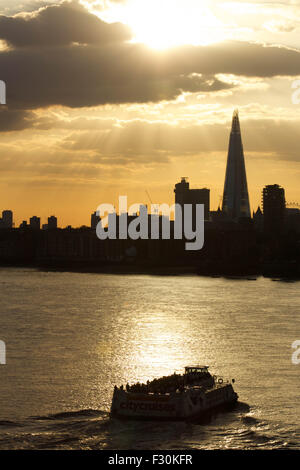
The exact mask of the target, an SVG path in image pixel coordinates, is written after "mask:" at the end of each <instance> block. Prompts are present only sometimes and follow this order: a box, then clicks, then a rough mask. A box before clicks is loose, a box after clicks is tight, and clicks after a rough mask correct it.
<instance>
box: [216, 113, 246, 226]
mask: <svg viewBox="0 0 300 470" xmlns="http://www.w3.org/2000/svg"><path fill="white" fill-rule="evenodd" d="M222 211H223V212H224V213H225V214H226V215H227V217H228V218H229V219H231V220H234V221H238V220H239V219H240V218H242V217H250V205H249V196H248V187H247V177H246V168H245V159H244V151H243V143H242V136H241V129H240V122H239V115H238V111H237V110H235V111H234V113H233V117H232V127H231V132H230V138H229V148H228V157H227V167H226V176H225V184H224V193H223V206H222Z"/></svg>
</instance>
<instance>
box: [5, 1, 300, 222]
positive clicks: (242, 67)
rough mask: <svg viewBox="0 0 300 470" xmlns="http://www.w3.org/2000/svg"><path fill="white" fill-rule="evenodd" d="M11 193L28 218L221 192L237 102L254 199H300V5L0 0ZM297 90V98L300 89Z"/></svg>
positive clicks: (9, 198) (79, 216)
mask: <svg viewBox="0 0 300 470" xmlns="http://www.w3.org/2000/svg"><path fill="white" fill-rule="evenodd" d="M0 14H1V16H0V51H1V52H0V79H1V80H4V81H5V82H6V85H7V106H3V105H2V106H0V131H1V140H0V152H1V159H0V165H1V172H0V178H1V180H0V198H1V201H2V203H1V207H0V211H1V210H3V209H12V210H13V211H14V215H15V222H16V224H17V225H18V224H19V223H20V222H21V221H22V220H23V219H28V218H29V217H30V216H31V215H38V216H40V217H41V218H42V223H45V222H46V217H48V216H49V215H52V214H55V215H56V216H58V218H59V225H60V226H65V225H67V224H72V225H74V226H78V225H82V224H89V220H90V214H91V212H94V210H96V208H97V206H98V205H99V204H101V203H104V202H106V203H116V202H117V198H118V196H119V195H128V199H129V203H133V202H140V203H149V202H150V201H149V199H148V196H147V194H146V190H147V191H148V192H149V193H150V196H151V199H152V201H153V202H154V203H158V202H159V203H162V202H167V203H171V202H173V200H174V193H173V188H174V185H175V183H176V182H178V180H179V179H180V177H181V176H188V177H189V181H190V184H191V187H208V188H210V189H211V206H212V208H213V209H216V208H217V206H218V204H219V202H220V198H221V195H222V192H223V184H224V177H225V166H226V157H227V146H228V139H229V131H230V125H231V117H232V112H233V109H234V108H238V109H239V115H240V123H241V130H242V137H243V143H244V153H245V160H246V169H247V177H248V187H249V195H250V204H251V209H252V210H253V209H256V208H257V206H258V205H259V204H260V199H261V190H262V188H263V186H264V185H266V184H273V183H277V184H280V185H282V186H283V187H284V188H285V190H286V199H287V201H288V202H290V201H298V202H300V188H299V176H300V166H299V163H300V152H299V144H298V140H299V128H300V126H299V125H300V104H293V102H292V95H293V93H295V89H293V88H292V84H293V82H294V81H295V80H299V79H300V50H299V47H298V45H299V37H300V35H299V33H300V4H299V2H296V1H293V0H291V1H285V2H280V1H273V0H265V1H259V0H256V1H251V2H247V1H242V0H239V1H233V2H230V1H228V2H226V1H219V0H212V1H209V0H207V1H205V0H203V1H200V0H160V1H158V0H128V1H126V0H124V1H122V0H118V1H108V0H107V1H100V0H90V1H88V0H84V1H81V2H80V1H70V2H69V1H58V0H57V1H50V0H49V1H47V0H46V1H39V0H37V1H34V0H27V1H26V0H22V1H21V0H6V1H1V0H0ZM298 97H300V95H299V94H298Z"/></svg>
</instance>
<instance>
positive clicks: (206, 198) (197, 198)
mask: <svg viewBox="0 0 300 470" xmlns="http://www.w3.org/2000/svg"><path fill="white" fill-rule="evenodd" d="M174 193H175V203H176V204H179V205H181V207H182V209H183V206H184V204H191V205H192V214H193V221H195V214H196V205H197V204H204V219H205V220H209V211H210V190H209V189H207V188H202V189H190V184H189V182H188V181H187V178H186V177H182V178H181V181H180V183H177V184H175V189H174ZM183 212H184V211H183V210H182V214H183Z"/></svg>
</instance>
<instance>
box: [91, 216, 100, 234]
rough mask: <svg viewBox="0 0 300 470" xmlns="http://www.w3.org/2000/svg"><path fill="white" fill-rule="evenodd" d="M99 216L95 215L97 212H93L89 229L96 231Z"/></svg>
mask: <svg viewBox="0 0 300 470" xmlns="http://www.w3.org/2000/svg"><path fill="white" fill-rule="evenodd" d="M100 220H101V219H100V215H98V214H97V212H94V213H93V214H92V215H91V229H92V230H96V227H97V225H98V222H100Z"/></svg>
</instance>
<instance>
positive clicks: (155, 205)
mask: <svg viewBox="0 0 300 470" xmlns="http://www.w3.org/2000/svg"><path fill="white" fill-rule="evenodd" d="M145 191H146V194H147V196H148V198H149V201H150V202H151V211H152V208H153V209H154V214H156V215H158V207H157V204H153V202H152V199H151V196H150V194H149V192H148V191H147V189H146V190H145Z"/></svg>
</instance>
